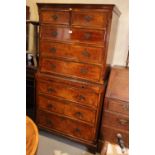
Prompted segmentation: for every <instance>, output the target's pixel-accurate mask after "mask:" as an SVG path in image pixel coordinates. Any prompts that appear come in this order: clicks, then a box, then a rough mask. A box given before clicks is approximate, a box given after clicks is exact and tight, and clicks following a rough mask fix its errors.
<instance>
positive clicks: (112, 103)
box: [105, 99, 129, 115]
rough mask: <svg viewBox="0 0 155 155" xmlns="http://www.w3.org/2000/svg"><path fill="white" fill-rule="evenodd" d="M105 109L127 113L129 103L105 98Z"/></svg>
mask: <svg viewBox="0 0 155 155" xmlns="http://www.w3.org/2000/svg"><path fill="white" fill-rule="evenodd" d="M105 109H106V110H109V111H113V112H118V113H122V114H125V115H128V114H129V103H127V102H121V101H116V100H111V99H106V100H105Z"/></svg>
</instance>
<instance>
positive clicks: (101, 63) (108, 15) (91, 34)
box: [36, 3, 120, 148]
mask: <svg viewBox="0 0 155 155" xmlns="http://www.w3.org/2000/svg"><path fill="white" fill-rule="evenodd" d="M38 8H39V23H40V38H39V43H40V44H39V52H40V58H39V69H38V72H37V74H36V81H37V82H36V84H37V86H36V92H37V95H36V98H37V112H36V118H37V125H38V126H39V127H40V128H42V129H45V130H48V131H50V132H52V133H56V134H59V135H62V136H64V137H67V138H69V139H71V140H74V141H77V142H81V143H83V144H86V145H87V146H89V147H92V148H96V144H97V137H98V130H99V122H100V114H101V109H102V100H103V95H104V88H105V80H106V75H107V72H108V68H109V65H110V64H111V62H112V56H113V51H114V49H113V47H114V40H115V35H116V29H117V21H118V20H117V19H118V17H119V15H120V12H119V11H118V9H117V8H116V7H115V6H114V5H88V4H87V5H82V4H41V3H39V4H38Z"/></svg>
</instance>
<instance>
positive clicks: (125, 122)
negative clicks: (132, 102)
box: [119, 119, 129, 125]
mask: <svg viewBox="0 0 155 155" xmlns="http://www.w3.org/2000/svg"><path fill="white" fill-rule="evenodd" d="M128 122H129V121H128V120H125V119H119V123H120V124H121V125H126V124H128Z"/></svg>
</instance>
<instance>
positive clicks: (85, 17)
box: [84, 15, 92, 22]
mask: <svg viewBox="0 0 155 155" xmlns="http://www.w3.org/2000/svg"><path fill="white" fill-rule="evenodd" d="M84 19H85V20H86V21H87V22H90V21H91V20H92V17H91V16H88V15H86V16H84Z"/></svg>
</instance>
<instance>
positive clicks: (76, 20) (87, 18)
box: [72, 9, 109, 28]
mask: <svg viewBox="0 0 155 155" xmlns="http://www.w3.org/2000/svg"><path fill="white" fill-rule="evenodd" d="M108 17H109V13H108V12H105V11H96V10H93V11H92V10H89V9H83V10H82V9H81V10H77V11H76V10H73V12H72V25H75V26H85V27H97V28H105V27H106V26H107V22H108Z"/></svg>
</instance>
